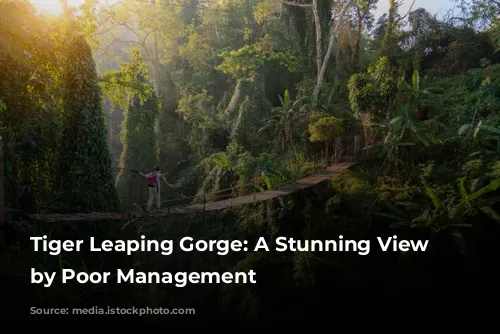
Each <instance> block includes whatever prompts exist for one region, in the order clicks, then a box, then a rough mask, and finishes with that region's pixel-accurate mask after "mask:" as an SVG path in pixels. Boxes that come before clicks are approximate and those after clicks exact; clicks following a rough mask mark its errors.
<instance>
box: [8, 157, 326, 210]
mask: <svg viewBox="0 0 500 334" xmlns="http://www.w3.org/2000/svg"><path fill="white" fill-rule="evenodd" d="M23 156H28V157H29V156H31V157H33V158H35V159H37V160H39V161H44V160H45V161H50V160H48V159H46V157H45V156H40V155H34V154H31V153H23ZM59 162H61V160H60V161H59ZM67 162H70V161H68V160H67ZM312 162H313V163H312V168H311V169H309V170H308V172H306V173H301V174H297V175H295V177H293V178H287V179H285V180H284V181H283V182H281V183H279V184H275V185H273V186H272V187H271V188H267V187H265V188H267V189H264V185H262V180H261V179H260V178H259V177H256V178H254V181H253V182H249V183H242V184H238V185H236V186H233V187H229V188H225V189H220V190H217V191H210V192H205V191H204V192H203V193H202V194H197V195H194V196H182V197H178V198H171V199H167V200H162V201H161V204H162V206H163V205H166V206H167V208H171V207H173V206H176V204H177V205H178V206H182V204H184V205H183V206H184V207H186V206H188V205H193V204H202V205H203V209H205V206H206V204H207V203H211V202H216V201H219V200H224V199H233V200H234V199H235V198H237V197H241V196H245V195H249V194H252V193H253V194H254V199H255V197H256V196H257V194H258V193H260V192H263V191H270V190H276V189H278V190H279V189H280V188H281V187H282V186H284V185H287V184H291V183H294V182H295V181H297V180H299V179H303V178H306V177H308V176H311V175H315V174H317V173H318V170H321V169H324V168H318V164H317V163H316V162H320V160H319V161H316V159H314V160H313V161H312ZM72 166H73V167H77V168H84V169H85V168H93V167H95V166H99V167H102V165H97V164H91V163H72ZM108 168H110V169H111V170H113V171H126V172H131V173H136V174H138V173H139V172H140V171H138V170H134V169H130V168H122V167H113V166H112V167H108ZM168 175H179V173H167V176H168ZM135 182H136V180H135V178H133V180H132V182H131V187H130V189H131V190H132V189H133V187H134V185H135ZM261 185H262V186H261ZM237 190H243V192H237ZM141 197H142V196H141ZM129 198H132V197H129ZM198 200H200V201H198ZM183 201H186V203H182V202H183ZM141 202H142V201H141ZM134 205H135V203H134ZM144 205H145V203H144V204H142V206H143V207H144ZM132 207H133V205H132V203H130V202H129V205H128V208H127V209H126V211H127V212H128V215H129V216H130V214H131V213H132V212H131V209H132ZM135 207H136V208H137V205H135ZM9 211H18V210H9Z"/></svg>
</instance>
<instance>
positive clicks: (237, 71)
mask: <svg viewBox="0 0 500 334" xmlns="http://www.w3.org/2000/svg"><path fill="white" fill-rule="evenodd" d="M219 56H220V57H222V58H223V59H224V60H223V62H222V63H221V64H220V65H219V66H218V67H217V69H218V70H220V71H222V72H224V73H227V74H231V75H232V76H233V78H235V79H242V78H254V77H255V76H256V75H257V73H259V72H260V71H266V70H268V69H269V68H272V67H276V66H283V67H285V68H286V69H287V70H288V71H291V72H293V71H294V67H295V56H294V55H293V53H292V52H290V51H284V52H283V51H276V50H275V46H274V44H273V42H272V41H271V40H270V39H269V38H262V39H260V40H259V41H257V42H256V43H255V44H252V45H245V46H244V47H242V48H240V49H238V50H231V51H229V50H223V51H221V53H220V54H219Z"/></svg>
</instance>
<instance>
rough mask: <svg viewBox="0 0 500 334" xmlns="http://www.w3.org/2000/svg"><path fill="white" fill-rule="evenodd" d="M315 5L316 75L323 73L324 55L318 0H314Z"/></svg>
mask: <svg viewBox="0 0 500 334" xmlns="http://www.w3.org/2000/svg"><path fill="white" fill-rule="evenodd" d="M312 3H313V5H312V10H313V14H314V26H315V28H316V69H317V73H316V75H318V76H319V74H320V73H321V65H322V62H321V61H322V59H321V58H322V57H323V50H322V47H321V44H322V38H321V22H320V20H319V14H318V0H313V2H312Z"/></svg>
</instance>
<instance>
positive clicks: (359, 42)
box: [353, 4, 364, 70]
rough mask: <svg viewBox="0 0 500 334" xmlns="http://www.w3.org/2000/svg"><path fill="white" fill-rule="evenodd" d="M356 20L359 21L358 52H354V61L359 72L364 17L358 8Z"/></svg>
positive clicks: (357, 7)
mask: <svg viewBox="0 0 500 334" xmlns="http://www.w3.org/2000/svg"><path fill="white" fill-rule="evenodd" d="M356 18H357V20H358V31H357V35H356V50H354V61H353V63H354V64H353V65H354V68H355V69H356V70H359V56H360V46H361V37H362V32H363V19H364V18H363V17H362V15H361V9H360V8H359V4H358V6H356Z"/></svg>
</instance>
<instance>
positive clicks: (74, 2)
mask: <svg viewBox="0 0 500 334" xmlns="http://www.w3.org/2000/svg"><path fill="white" fill-rule="evenodd" d="M30 2H31V3H32V4H33V5H34V6H35V7H36V8H37V9H39V10H40V11H43V12H46V13H48V14H55V15H58V14H61V13H62V5H61V1H60V0H30ZM83 2H84V0H68V6H69V7H79V6H80V5H81V4H83Z"/></svg>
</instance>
